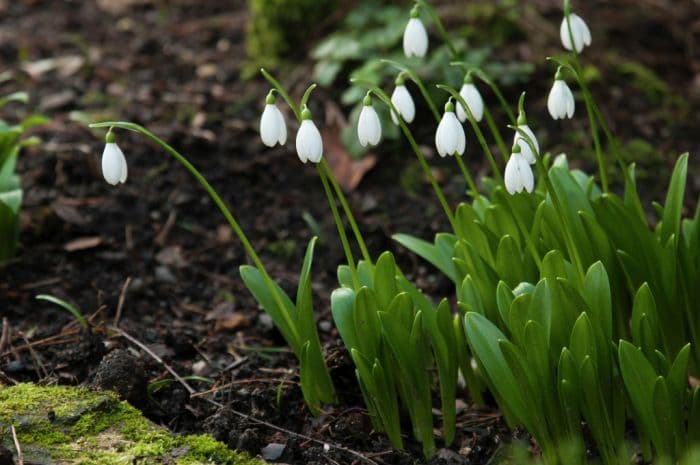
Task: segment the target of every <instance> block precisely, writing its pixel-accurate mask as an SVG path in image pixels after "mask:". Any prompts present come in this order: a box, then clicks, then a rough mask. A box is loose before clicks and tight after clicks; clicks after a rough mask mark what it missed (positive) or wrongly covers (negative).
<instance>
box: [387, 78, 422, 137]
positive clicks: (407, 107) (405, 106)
mask: <svg viewBox="0 0 700 465" xmlns="http://www.w3.org/2000/svg"><path fill="white" fill-rule="evenodd" d="M391 103H392V104H393V105H394V107H396V110H397V111H398V112H399V116H401V118H402V119H403V120H404V121H405V122H407V123H412V122H413V119H414V118H415V117H416V104H415V103H413V98H412V97H411V94H410V93H409V92H408V89H407V88H406V84H405V82H404V78H403V76H400V75H399V77H398V78H396V87H395V88H394V92H393V93H392V94H391ZM391 120H392V121H393V122H394V124H396V125H398V124H399V120H398V118H397V117H396V114H395V113H394V112H393V111H392V112H391Z"/></svg>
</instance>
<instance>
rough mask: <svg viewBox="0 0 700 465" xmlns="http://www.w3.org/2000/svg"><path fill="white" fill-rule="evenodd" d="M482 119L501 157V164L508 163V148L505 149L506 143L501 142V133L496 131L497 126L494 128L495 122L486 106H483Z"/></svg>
mask: <svg viewBox="0 0 700 465" xmlns="http://www.w3.org/2000/svg"><path fill="white" fill-rule="evenodd" d="M484 119H485V120H486V125H487V126H488V127H489V131H491V135H492V136H493V138H494V140H495V141H496V145H497V146H498V150H499V151H500V152H501V155H502V156H503V162H504V163H505V162H508V159H509V158H510V152H509V151H508V147H506V143H505V142H504V141H503V136H502V135H501V131H500V130H499V129H498V126H496V122H495V121H494V120H493V116H492V115H491V111H490V110H489V109H488V107H486V106H484Z"/></svg>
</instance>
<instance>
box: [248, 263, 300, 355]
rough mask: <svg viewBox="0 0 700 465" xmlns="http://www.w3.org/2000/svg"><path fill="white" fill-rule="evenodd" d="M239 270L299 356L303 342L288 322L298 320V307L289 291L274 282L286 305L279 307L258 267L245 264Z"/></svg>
mask: <svg viewBox="0 0 700 465" xmlns="http://www.w3.org/2000/svg"><path fill="white" fill-rule="evenodd" d="M238 270H239V272H240V274H241V279H243V283H244V284H245V285H246V287H247V288H248V290H249V291H250V293H251V294H253V297H255V300H257V301H258V304H260V306H261V307H262V308H263V309H264V310H265V311H266V312H267V313H268V314H269V315H270V318H272V321H273V322H274V323H275V326H277V329H279V331H280V333H282V336H283V337H284V340H285V341H287V344H289V346H290V347H291V348H292V350H293V351H294V353H295V354H296V355H297V357H298V356H299V355H301V347H302V345H303V342H302V341H300V340H299V333H298V332H297V328H294V327H291V326H290V325H289V323H287V322H288V321H290V320H291V321H292V322H294V321H298V316H297V310H296V307H295V306H294V304H293V303H292V300H291V299H290V298H289V296H288V295H287V293H286V292H284V291H283V290H282V288H281V287H279V285H278V284H277V283H275V282H272V286H273V289H274V290H275V292H277V295H278V296H279V298H280V301H281V302H282V305H283V306H284V308H279V307H278V306H277V303H276V301H275V298H274V296H273V295H272V293H271V292H270V288H269V286H268V284H267V283H266V282H265V278H264V277H263V275H262V273H260V271H259V270H258V269H257V268H255V267H253V266H249V265H243V266H241V267H240V268H239V269H238ZM285 313H286V316H285Z"/></svg>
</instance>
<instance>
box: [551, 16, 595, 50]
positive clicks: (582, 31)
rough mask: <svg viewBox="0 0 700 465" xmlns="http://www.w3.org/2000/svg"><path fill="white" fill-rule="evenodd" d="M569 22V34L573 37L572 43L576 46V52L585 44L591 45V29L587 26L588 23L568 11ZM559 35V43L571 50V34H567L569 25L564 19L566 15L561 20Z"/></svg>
mask: <svg viewBox="0 0 700 465" xmlns="http://www.w3.org/2000/svg"><path fill="white" fill-rule="evenodd" d="M569 22H570V23H571V36H573V39H574V45H575V48H576V53H581V51H582V50H583V49H584V47H585V46H587V45H591V30H590V29H589V28H588V24H586V22H585V21H584V20H583V18H581V17H580V16H579V15H577V14H576V13H569ZM559 35H560V36H561V43H562V45H563V46H564V48H565V49H567V50H572V49H573V47H572V46H571V36H570V35H569V26H568V23H567V21H566V15H564V19H563V20H562V22H561V27H560V28H559Z"/></svg>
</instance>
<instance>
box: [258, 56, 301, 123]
mask: <svg viewBox="0 0 700 465" xmlns="http://www.w3.org/2000/svg"><path fill="white" fill-rule="evenodd" d="M260 73H261V74H262V75H263V77H264V78H265V79H267V81H268V82H269V83H270V84H272V87H274V88H275V89H276V90H277V92H278V93H279V94H280V95H281V96H282V98H283V99H284V101H285V102H287V105H289V108H291V110H292V112H294V116H295V117H296V119H297V121H301V110H300V109H299V107H297V104H296V103H295V102H294V99H292V97H290V96H289V94H288V93H287V91H286V90H284V87H282V84H280V83H279V81H277V79H275V78H274V77H273V76H272V75H271V74H270V73H268V72H267V71H265V68H260Z"/></svg>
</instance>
